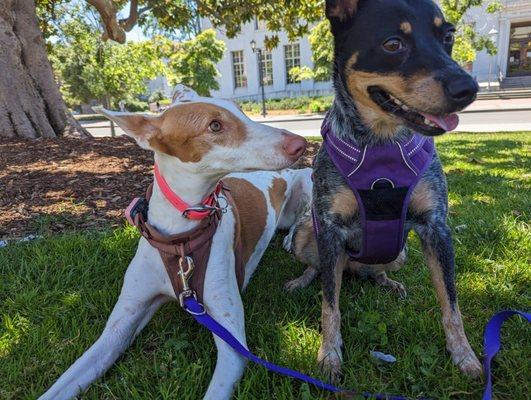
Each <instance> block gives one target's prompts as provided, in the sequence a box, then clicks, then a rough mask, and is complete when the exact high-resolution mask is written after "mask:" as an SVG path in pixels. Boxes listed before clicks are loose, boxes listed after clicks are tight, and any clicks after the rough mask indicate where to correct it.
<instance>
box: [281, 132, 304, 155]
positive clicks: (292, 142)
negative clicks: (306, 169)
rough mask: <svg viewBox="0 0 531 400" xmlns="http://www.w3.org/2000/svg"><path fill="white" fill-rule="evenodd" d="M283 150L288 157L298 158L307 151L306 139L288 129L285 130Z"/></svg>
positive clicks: (283, 133)
mask: <svg viewBox="0 0 531 400" xmlns="http://www.w3.org/2000/svg"><path fill="white" fill-rule="evenodd" d="M282 136H283V137H284V139H283V141H282V150H284V153H286V155H287V156H288V157H290V158H291V159H293V160H298V159H299V158H300V157H301V156H302V155H303V153H304V152H305V151H306V139H304V138H303V137H302V136H299V135H295V134H293V133H291V132H288V131H283V132H282Z"/></svg>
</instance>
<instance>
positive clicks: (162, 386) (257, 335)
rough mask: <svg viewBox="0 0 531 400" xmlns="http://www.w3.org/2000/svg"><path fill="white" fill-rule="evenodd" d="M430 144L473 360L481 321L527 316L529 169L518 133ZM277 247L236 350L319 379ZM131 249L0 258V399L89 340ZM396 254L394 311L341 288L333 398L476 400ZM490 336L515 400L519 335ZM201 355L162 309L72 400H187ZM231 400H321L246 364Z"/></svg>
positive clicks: (521, 346)
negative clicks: (344, 391) (351, 391)
mask: <svg viewBox="0 0 531 400" xmlns="http://www.w3.org/2000/svg"><path fill="white" fill-rule="evenodd" d="M436 140H437V142H438V143H439V146H438V149H439V151H440V154H441V158H442V160H443V164H444V166H445V171H446V172H447V175H448V183H449V188H450V210H451V212H450V218H449V223H450V226H451V227H452V228H453V229H454V230H455V227H457V226H461V227H462V226H466V228H464V229H460V230H459V231H458V232H456V233H454V243H455V247H456V259H457V263H456V264H457V268H456V278H457V288H458V292H459V305H460V307H461V311H462V314H463V320H464V323H465V329H466V331H467V333H468V337H469V339H470V342H471V344H472V347H473V348H474V349H475V350H476V351H477V352H478V354H480V353H481V346H482V333H483V328H484V325H485V324H486V322H487V320H488V318H489V317H490V316H491V315H492V314H493V313H495V312H496V311H499V310H501V309H507V308H516V309H528V308H529V295H530V285H529V282H530V280H531V276H530V269H529V254H531V234H530V232H531V228H530V226H529V221H530V219H531V210H530V207H529V205H530V204H531V190H530V189H531V188H530V185H529V170H530V169H531V165H530V158H529V157H526V156H525V149H526V147H527V148H529V146H530V145H531V143H530V140H531V133H530V132H523V133H509V134H478V133H475V134H451V135H445V136H443V137H440V138H437V139H436ZM110 146H112V144H110ZM109 149H111V147H109ZM472 159H476V160H481V163H477V162H473V161H472ZM60 217H63V218H64V217H65V216H64V215H62V214H61V216H60ZM280 236H281V235H279V237H277V238H276V239H275V240H274V241H273V243H272V245H271V246H270V247H269V249H268V250H267V252H266V254H265V255H264V257H263V259H262V262H261V263H260V267H259V268H258V269H257V271H256V273H255V276H254V277H253V279H252V280H251V282H250V284H249V286H248V288H247V289H246V291H245V292H244V293H243V304H244V307H245V317H246V320H245V323H246V326H247V327H249V329H247V343H248V345H249V348H250V349H252V350H254V351H257V352H258V354H259V355H260V356H262V357H265V358H267V359H268V360H270V361H272V362H275V363H279V364H281V365H284V366H286V367H290V368H295V369H297V370H300V371H302V372H305V373H309V374H311V375H314V376H316V377H319V368H318V365H317V362H316V358H317V352H318V349H319V344H320V333H319V332H320V326H319V320H320V315H321V293H320V291H321V285H320V283H319V282H318V280H317V281H316V282H314V283H312V284H311V285H310V286H309V287H308V288H307V289H304V290H301V291H300V292H297V293H294V294H288V293H286V291H285V290H283V285H284V284H285V282H286V281H287V280H289V279H293V278H294V277H296V276H298V275H299V274H301V273H302V271H304V268H305V267H304V266H303V265H301V264H300V263H298V262H296V261H294V259H293V257H291V256H290V255H289V254H287V253H286V252H285V251H284V250H283V249H282V237H280ZM137 241H138V234H137V233H136V232H135V231H134V229H133V228H130V227H129V228H123V229H116V230H113V231H108V232H103V233H102V232H87V231H79V232H70V233H68V232H67V233H65V234H63V235H58V236H51V237H45V238H44V239H42V240H40V241H35V242H31V243H26V244H17V245H9V246H8V247H7V248H5V249H0V266H1V268H0V270H1V271H2V279H1V280H0V310H1V311H0V359H1V360H2V362H1V364H0V382H2V385H0V398H2V399H22V398H37V397H38V396H39V395H41V394H42V393H43V392H44V390H45V389H46V388H48V387H50V385H51V384H52V383H53V382H54V381H55V380H56V379H57V377H58V376H59V375H60V374H61V373H62V372H63V371H65V370H66V368H68V367H69V366H70V365H71V364H72V362H74V361H75V360H76V358H77V357H79V356H80V355H81V354H82V353H83V351H85V350H86V349H87V348H88V347H89V346H90V345H91V344H92V343H93V342H94V341H95V340H96V339H97V338H98V336H99V335H100V333H101V331H102V330H103V328H104V326H105V322H106V320H107V317H108V316H109V314H110V312H111V310H112V307H113V306H114V303H115V302H116V299H117V298H118V296H119V293H120V286H121V284H122V282H123V273H124V271H125V269H126V267H127V264H128V263H129V262H130V260H131V258H132V257H133V256H134V254H135V248H136V245H137ZM409 249H410V251H409V261H408V264H407V265H406V266H405V267H404V268H403V269H401V270H400V271H396V272H393V273H391V278H392V279H396V280H398V281H401V282H403V283H404V285H405V286H406V288H408V289H409V295H408V297H407V298H406V299H398V298H397V297H395V296H394V295H393V294H392V293H390V292H387V291H385V290H382V289H381V288H378V287H377V286H376V285H374V284H372V283H371V282H369V281H364V280H360V279H356V278H354V277H347V276H345V278H344V285H343V288H342V290H341V296H340V304H341V311H342V314H341V319H342V321H341V328H342V330H341V333H342V335H343V342H344V344H345V350H344V363H343V372H344V377H345V378H344V386H346V387H355V388H356V389H358V390H360V391H370V392H386V393H401V394H403V395H405V396H407V397H410V398H418V397H430V398H436V399H451V398H454V399H456V398H458V399H461V400H472V399H479V398H481V394H482V390H483V383H482V382H481V381H475V380H471V379H468V378H467V377H465V376H464V375H462V374H461V373H459V371H458V370H457V367H456V366H455V365H454V364H453V363H452V362H451V361H450V356H449V354H448V353H447V351H446V350H445V337H444V333H443V330H442V323H441V320H440V311H439V306H438V304H437V300H436V296H435V291H434V289H433V285H432V284H431V282H430V277H429V272H428V268H427V267H426V265H425V262H424V261H423V258H422V250H421V247H420V244H419V242H418V241H417V240H412V241H411V242H410V247H409ZM382 323H383V324H385V325H383V324H382ZM503 336H504V343H503V348H502V351H501V352H500V354H499V355H498V357H497V358H496V363H495V367H494V368H495V370H494V373H495V374H496V380H495V384H494V391H495V396H497V397H498V398H500V399H502V398H503V399H515V400H516V399H526V398H528V397H529V385H528V384H525V382H526V379H528V377H529V376H531V371H530V368H531V365H530V363H529V362H528V361H527V360H529V359H530V357H531V347H530V346H529V343H530V341H531V330H530V329H529V327H528V324H527V322H525V321H523V320H521V319H514V320H512V321H510V322H509V323H507V325H506V326H505V327H504V329H503ZM371 350H377V351H382V352H384V353H388V354H393V355H394V356H395V357H396V358H397V360H398V361H397V362H396V363H395V364H393V365H390V366H383V367H382V366H381V365H378V364H375V363H373V362H372V361H371V358H370V356H369V352H370V351H371ZM215 354H216V353H215V346H214V342H213V340H212V336H211V335H210V334H208V332H207V331H205V330H204V329H202V328H200V327H199V326H198V325H197V324H196V323H195V322H194V321H193V319H192V318H191V317H189V316H187V315H186V313H184V312H183V311H182V310H181V309H180V308H179V306H178V304H176V303H175V302H173V303H171V304H167V305H165V306H164V307H163V308H162V309H161V310H160V311H158V312H157V313H156V314H155V315H154V318H153V320H152V321H151V322H150V323H149V324H148V325H147V326H146V328H145V329H144V330H143V331H142V333H141V334H139V335H138V336H137V337H136V338H135V340H134V342H133V343H132V345H131V347H130V348H129V349H127V351H126V353H125V356H124V357H122V358H121V359H120V360H118V361H117V363H116V364H115V365H114V366H113V367H111V369H110V370H109V372H108V373H106V374H105V377H104V378H102V379H99V380H98V381H97V382H95V383H94V384H93V385H91V386H90V387H89V389H88V390H87V392H86V393H84V394H83V396H82V398H83V399H85V400H99V399H108V398H113V399H132V400H136V399H170V398H181V399H200V398H202V397H203V396H204V393H205V390H206V388H207V386H208V382H209V380H210V378H211V376H212V373H213V370H214V366H215V362H216V356H215ZM234 398H235V399H240V400H242V399H264V398H269V399H283V400H291V399H302V398H306V399H325V398H330V394H328V393H324V392H321V391H319V390H316V389H315V388H313V387H311V388H310V389H308V387H307V386H305V385H300V384H298V383H295V382H293V381H291V380H290V379H288V378H285V377H280V376H277V375H274V374H271V373H268V372H267V371H266V370H265V369H264V368H260V367H257V366H254V365H251V364H249V365H248V367H247V368H246V370H245V375H244V376H243V378H242V380H241V381H240V382H239V383H238V387H237V389H236V393H235V395H234Z"/></svg>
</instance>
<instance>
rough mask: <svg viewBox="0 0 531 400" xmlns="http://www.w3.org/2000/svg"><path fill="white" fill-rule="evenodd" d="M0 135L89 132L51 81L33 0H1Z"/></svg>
mask: <svg viewBox="0 0 531 400" xmlns="http://www.w3.org/2000/svg"><path fill="white" fill-rule="evenodd" d="M0 136H4V137H25V138H52V137H56V136H78V137H90V135H89V134H88V133H87V132H86V131H85V130H84V129H83V128H82V127H81V126H80V125H79V123H78V122H77V121H76V120H75V119H74V118H73V117H72V115H71V114H70V112H69V111H68V109H67V107H66V105H65V103H64V101H63V99H62V97H61V93H60V92H59V88H58V86H57V84H56V83H55V80H54V75H53V71H52V67H51V65H50V62H49V60H48V56H47V54H46V48H45V43H44V39H43V37H42V33H41V31H40V29H39V25H38V21H37V15H36V11H35V4H34V2H33V0H1V1H0Z"/></svg>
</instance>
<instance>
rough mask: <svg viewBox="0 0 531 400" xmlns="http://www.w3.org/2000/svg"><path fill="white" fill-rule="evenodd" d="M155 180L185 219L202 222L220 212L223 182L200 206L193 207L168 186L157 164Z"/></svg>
mask: <svg viewBox="0 0 531 400" xmlns="http://www.w3.org/2000/svg"><path fill="white" fill-rule="evenodd" d="M154 172H155V180H156V181H157V184H158V185H159V188H160V190H162V194H163V195H164V197H166V200H168V201H169V202H170V203H171V205H172V206H174V207H175V208H176V209H177V210H179V211H180V212H181V213H182V214H183V216H184V217H185V218H188V219H193V220H200V219H204V218H207V217H209V216H210V215H212V213H213V212H216V211H220V210H221V207H220V206H219V201H218V199H219V195H220V194H221V192H222V191H223V188H224V187H223V182H221V181H220V182H219V183H218V185H217V186H216V189H214V191H213V192H212V193H211V194H210V195H209V196H208V197H207V198H206V199H204V200H203V202H202V203H201V204H200V205H198V206H191V205H189V204H188V203H186V202H185V201H184V200H183V199H181V198H180V197H179V196H178V195H177V194H176V193H175V192H174V191H173V190H172V189H171V188H170V185H168V182H166V179H164V177H163V176H162V174H161V173H160V170H159V167H158V166H157V164H155V167H154Z"/></svg>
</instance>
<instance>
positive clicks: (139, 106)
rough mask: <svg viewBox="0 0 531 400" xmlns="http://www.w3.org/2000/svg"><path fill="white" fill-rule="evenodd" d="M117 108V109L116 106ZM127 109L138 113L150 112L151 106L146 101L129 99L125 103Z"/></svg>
mask: <svg viewBox="0 0 531 400" xmlns="http://www.w3.org/2000/svg"><path fill="white" fill-rule="evenodd" d="M115 108H117V107H116V106H115ZM125 108H126V110H127V111H131V112H137V111H148V110H149V104H148V103H146V102H145V101H142V100H138V99H135V98H130V99H127V100H126V102H125Z"/></svg>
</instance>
